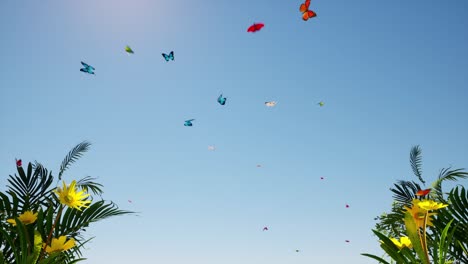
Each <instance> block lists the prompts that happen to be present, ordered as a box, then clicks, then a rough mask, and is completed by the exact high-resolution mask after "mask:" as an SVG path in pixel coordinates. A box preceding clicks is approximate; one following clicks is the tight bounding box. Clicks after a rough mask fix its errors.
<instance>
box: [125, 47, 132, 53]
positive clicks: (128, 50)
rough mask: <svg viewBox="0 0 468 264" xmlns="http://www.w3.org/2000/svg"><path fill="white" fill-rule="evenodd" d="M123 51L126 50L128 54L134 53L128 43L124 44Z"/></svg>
mask: <svg viewBox="0 0 468 264" xmlns="http://www.w3.org/2000/svg"><path fill="white" fill-rule="evenodd" d="M125 51H126V52H127V53H129V54H133V53H134V52H133V50H132V48H130V47H129V46H128V45H127V46H125Z"/></svg>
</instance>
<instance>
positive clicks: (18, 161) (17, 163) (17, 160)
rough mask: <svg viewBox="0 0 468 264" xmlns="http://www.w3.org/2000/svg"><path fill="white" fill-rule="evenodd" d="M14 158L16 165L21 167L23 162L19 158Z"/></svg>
mask: <svg viewBox="0 0 468 264" xmlns="http://www.w3.org/2000/svg"><path fill="white" fill-rule="evenodd" d="M15 160H16V167H21V166H22V165H23V162H22V161H21V159H15Z"/></svg>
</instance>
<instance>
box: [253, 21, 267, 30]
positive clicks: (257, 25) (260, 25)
mask: <svg viewBox="0 0 468 264" xmlns="http://www.w3.org/2000/svg"><path fill="white" fill-rule="evenodd" d="M264 26H265V24H263V23H258V24H256V25H255V31H258V30H260V29H262V28H263V27H264Z"/></svg>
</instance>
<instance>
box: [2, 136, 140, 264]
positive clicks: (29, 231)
mask: <svg viewBox="0 0 468 264" xmlns="http://www.w3.org/2000/svg"><path fill="white" fill-rule="evenodd" d="M89 146H90V143H88V142H82V143H80V144H78V145H77V146H76V147H75V148H73V149H72V150H71V151H70V152H69V153H68V155H67V156H66V157H65V159H64V160H63V162H62V165H61V166H60V172H59V178H60V177H62V175H63V173H64V172H65V170H66V169H67V168H69V166H70V164H72V163H74V162H75V161H76V160H77V159H78V158H79V157H81V156H82V154H83V153H84V152H86V151H87V150H88V149H89ZM17 171H18V175H16V174H15V175H14V176H11V175H10V178H9V179H8V183H9V185H7V190H6V192H5V193H3V192H0V247H1V248H2V250H1V252H0V264H3V263H5V264H11V263H16V264H33V263H35V264H47V263H51V264H56V263H64V264H70V263H76V262H78V261H82V260H84V258H80V257H81V255H82V254H81V251H80V249H81V248H82V247H83V246H84V244H85V243H87V242H88V241H90V240H91V239H92V238H90V239H85V238H84V236H83V232H84V231H86V229H85V228H86V227H88V226H89V225H90V224H91V223H93V222H97V221H101V220H104V219H107V218H110V217H113V216H117V215H124V214H130V213H133V212H130V211H125V210H120V209H119V208H118V206H117V205H116V204H114V203H112V202H106V201H104V200H100V201H97V202H92V203H91V204H90V206H89V207H88V208H83V209H82V211H79V210H77V209H72V208H69V207H63V205H62V204H60V201H59V200H58V198H57V197H56V194H55V193H54V192H53V191H54V190H55V187H52V186H51V185H52V182H53V179H54V177H53V175H52V173H51V172H49V171H48V170H47V169H46V168H44V167H43V166H42V165H41V164H40V163H37V162H36V163H35V164H34V165H33V164H31V163H28V165H27V169H26V171H25V170H24V169H23V167H17ZM94 180H95V178H91V177H89V176H87V177H85V178H83V179H81V180H79V181H78V182H77V187H78V188H83V189H84V190H91V191H92V192H93V193H94V194H97V195H101V194H102V193H103V190H102V187H103V186H102V185H101V184H99V183H96V182H94ZM26 211H32V212H34V213H37V219H36V221H35V222H34V223H31V224H27V225H25V224H23V223H22V222H21V221H20V220H19V219H18V216H19V215H20V214H23V213H24V212H26ZM6 219H15V221H16V226H15V227H14V226H13V225H11V224H10V223H7V222H6ZM60 236H66V237H67V239H71V238H73V239H74V240H75V246H74V247H72V248H71V249H69V250H66V251H62V252H55V253H51V254H47V253H46V252H45V249H44V248H43V243H46V244H47V245H50V244H51V239H52V238H58V237H60Z"/></svg>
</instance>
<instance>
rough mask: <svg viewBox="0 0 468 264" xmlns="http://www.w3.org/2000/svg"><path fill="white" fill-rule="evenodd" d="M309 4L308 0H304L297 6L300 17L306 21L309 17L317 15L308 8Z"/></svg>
mask: <svg viewBox="0 0 468 264" xmlns="http://www.w3.org/2000/svg"><path fill="white" fill-rule="evenodd" d="M309 6H310V0H306V1H305V3H304V4H301V6H300V7H299V11H301V13H302V19H303V20H304V21H307V20H308V19H309V18H313V17H316V16H317V14H316V13H315V12H314V11H312V10H309Z"/></svg>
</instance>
